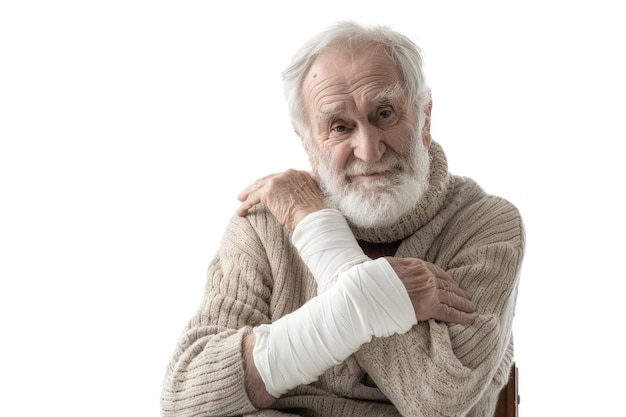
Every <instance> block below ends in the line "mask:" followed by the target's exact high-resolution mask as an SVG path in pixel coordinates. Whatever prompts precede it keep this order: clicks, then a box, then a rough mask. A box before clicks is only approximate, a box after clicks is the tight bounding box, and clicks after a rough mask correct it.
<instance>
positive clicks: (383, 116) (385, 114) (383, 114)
mask: <svg viewBox="0 0 626 417" xmlns="http://www.w3.org/2000/svg"><path fill="white" fill-rule="evenodd" d="M378 116H379V117H380V118H381V119H386V118H387V117H389V116H391V110H383V111H381V112H380V113H378Z"/></svg>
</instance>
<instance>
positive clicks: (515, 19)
mask: <svg viewBox="0 0 626 417" xmlns="http://www.w3.org/2000/svg"><path fill="white" fill-rule="evenodd" d="M226 3H227V2H210V1H203V2H200V1H177V2H174V1H169V2H167V1H108V2H104V1H103V2H87V1H74V2H69V1H50V2H47V1H39V2H32V1H13V2H10V1H6V2H3V3H1V5H0V140H1V144H0V325H1V327H0V329H1V330H0V331H1V337H2V342H1V343H0V352H1V353H0V361H1V362H0V402H1V405H0V410H1V411H0V413H1V414H2V415H4V416H10V417H14V416H35V415H64V416H82V415H89V416H157V415H159V394H160V392H159V391H160V384H161V380H162V377H163V372H164V369H165V365H166V363H167V361H168V359H169V357H170V354H171V353H172V351H173V349H174V346H175V343H176V341H177V339H178V336H179V334H180V332H181V330H182V328H183V327H184V325H185V323H186V321H187V319H188V318H189V317H190V316H191V315H192V314H193V312H194V311H195V309H196V308H197V306H198V305H199V303H200V300H201V293H202V288H203V284H204V281H203V280H204V275H205V271H206V267H207V265H208V263H209V261H210V259H211V257H212V256H213V254H214V253H215V250H216V249H217V247H218V244H219V241H220V238H221V234H222V232H223V230H224V227H225V224H226V222H227V220H228V218H229V217H230V216H231V215H232V214H233V212H234V209H235V208H236V207H237V201H236V195H237V194H238V193H239V192H240V191H241V189H243V188H244V187H245V186H246V185H247V184H248V183H250V182H252V181H253V180H254V179H256V178H257V177H258V176H261V175H264V174H267V173H270V172H275V171H280V170H283V169H285V168H288V167H294V168H302V169H306V168H307V163H306V158H305V156H304V153H303V151H302V150H301V148H300V144H299V140H298V139H297V137H296V136H295V135H294V134H293V132H292V131H291V127H290V124H289V121H288V119H287V116H286V108H285V105H284V102H283V97H282V90H281V84H280V72H281V71H282V69H283V68H284V67H285V66H286V64H287V63H288V61H289V59H290V57H291V55H292V54H293V53H294V52H295V50H296V48H297V47H298V46H299V45H300V44H301V43H303V42H304V41H305V40H306V39H308V38H309V37H310V36H311V35H313V34H314V33H315V32H317V31H319V30H321V29H323V28H325V27H326V26H327V25H328V24H330V23H332V22H334V21H335V20H339V19H344V18H351V19H354V20H357V21H359V22H361V23H380V24H385V25H390V26H391V27H392V28H395V29H397V30H400V31H402V32H404V33H406V34H407V35H409V36H411V37H412V38H413V39H414V40H415V41H416V42H417V43H418V44H419V45H420V46H421V47H422V49H423V51H424V55H425V59H426V72H427V76H428V79H429V81H430V84H431V87H432V90H433V97H434V113H433V117H434V120H433V136H434V138H435V140H437V141H438V142H440V143H441V144H442V145H443V146H444V149H445V150H446V152H447V155H448V158H449V165H450V170H451V171H452V172H454V173H457V174H462V175H466V176H470V177H473V178H474V179H476V180H477V181H478V182H480V183H481V184H482V185H483V187H484V188H485V189H486V190H487V191H489V192H491V193H494V194H499V195H502V196H504V197H506V198H508V199H509V200H511V201H512V202H513V203H515V204H516V205H517V206H518V207H519V209H520V210H521V212H522V214H523V216H524V219H525V222H526V229H527V235H528V240H527V247H528V250H527V256H526V260H525V264H524V268H523V278H522V283H521V287H520V294H519V301H518V310H517V315H516V319H515V335H516V361H517V363H518V365H519V367H520V394H521V396H522V403H521V413H522V415H523V416H528V417H530V416H533V417H537V416H555V415H558V416H571V415H581V416H607V415H625V414H624V411H623V406H622V400H621V396H622V391H623V389H624V384H623V380H624V378H623V375H624V373H625V372H626V367H625V366H624V356H623V353H624V348H623V345H621V342H620V341H619V340H618V337H620V336H621V334H622V332H623V328H624V320H623V316H624V314H623V310H624V297H623V293H624V290H625V289H626V287H625V285H624V278H625V277H624V268H623V266H622V265H621V261H622V260H623V258H624V254H623V249H624V239H625V234H624V233H626V230H625V228H624V221H623V212H624V204H623V202H622V199H621V194H622V192H623V185H622V180H623V177H624V167H623V165H622V164H623V153H622V152H623V151H622V148H621V143H622V142H623V141H624V139H626V135H625V131H626V130H625V128H624V114H625V110H626V109H625V106H624V97H625V95H626V83H625V81H624V74H626V63H625V62H624V39H626V30H625V29H624V24H623V18H624V14H623V12H621V11H620V9H619V8H618V7H617V6H613V4H616V5H617V4H619V2H617V1H616V2H614V3H609V2H603V1H587V2H576V1H567V2H566V1H563V2H555V1H536V2H532V1H530V2H529V1H523V2H521V1H520V2H504V1H501V2H496V1H493V2H486V1H446V2H444V1H441V2H434V1H433V2H426V1H406V2H399V1H391V0H385V1H365V0H354V1H343V2H342V1H340V0H333V1H315V2H295V1H294V2H286V1H285V2H284V3H282V4H281V3H279V2H272V1H263V2H261V1H259V2H256V1H239V2H237V1H232V2H228V5H226Z"/></svg>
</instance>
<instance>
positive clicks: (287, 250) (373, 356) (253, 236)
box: [161, 143, 524, 417]
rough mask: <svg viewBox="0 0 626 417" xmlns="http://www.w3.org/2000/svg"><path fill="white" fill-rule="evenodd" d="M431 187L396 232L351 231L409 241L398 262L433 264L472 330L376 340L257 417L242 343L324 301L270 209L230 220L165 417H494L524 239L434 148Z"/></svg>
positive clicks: (438, 328)
mask: <svg viewBox="0 0 626 417" xmlns="http://www.w3.org/2000/svg"><path fill="white" fill-rule="evenodd" d="M430 154H431V161H432V164H431V174H430V186H429V189H428V190H427V192H426V195H425V197H424V198H423V199H422V200H421V201H420V202H419V203H418V205H417V207H416V209H415V210H414V211H413V212H412V213H409V214H408V215H406V216H403V218H402V219H401V220H400V221H399V222H398V223H397V224H396V225H394V226H393V227H387V228H380V229H377V228H370V229H367V230H363V229H357V228H354V227H352V228H353V232H354V234H355V236H356V237H357V238H358V239H361V240H365V241H367V242H373V243H383V242H387V243H390V242H395V241H398V240H403V241H402V243H401V244H400V246H399V247H398V249H397V252H396V256H406V257H408V256H411V257H418V258H421V259H424V260H426V261H429V262H433V263H436V264H437V265H439V266H440V267H442V268H443V269H444V270H446V271H447V272H448V273H449V274H450V275H451V276H452V277H453V278H454V279H455V280H456V281H457V282H459V283H460V285H461V287H462V288H464V289H465V290H467V291H469V293H470V294H471V297H472V300H473V301H474V302H476V304H477V309H478V310H477V312H478V317H477V318H476V320H475V322H474V324H472V325H470V326H462V325H447V324H444V323H439V322H435V321H433V320H431V321H429V322H424V323H420V324H418V325H417V326H414V327H413V328H412V329H411V330H410V331H409V332H407V333H404V334H401V335H394V336H391V337H385V338H375V339H373V340H372V342H370V343H368V344H366V345H364V346H362V347H361V349H360V350H359V351H358V352H357V353H356V354H355V355H353V356H351V357H349V358H348V359H347V360H346V361H344V362H343V363H342V364H340V365H337V366H335V367H333V368H331V369H329V370H328V371H327V372H326V373H324V374H323V375H322V376H321V377H320V378H319V380H318V381H317V382H315V383H313V384H310V385H307V386H300V387H297V388H296V389H294V390H292V391H291V392H289V393H287V394H285V395H284V396H283V397H281V398H280V399H279V400H278V401H277V402H276V404H275V405H274V407H273V408H275V409H276V410H281V411H276V410H263V411H260V412H257V413H255V411H256V410H255V409H254V407H253V406H252V405H251V404H250V402H249V400H248V398H247V396H246V391H245V388H244V369H243V358H242V349H241V343H242V338H243V337H244V336H245V335H246V334H248V333H250V332H251V330H252V327H254V326H257V325H258V324H261V323H271V322H272V321H273V320H276V319H278V318H280V317H282V316H283V315H285V314H288V313H289V312H291V311H293V310H295V309H297V308H298V307H299V306H301V305H302V304H303V303H304V302H306V301H307V300H309V299H310V298H311V297H314V296H315V294H316V284H315V280H314V279H313V277H312V276H311V275H310V273H309V271H308V270H307V268H306V266H305V265H304V264H303V262H302V260H301V259H300V257H299V256H298V254H297V252H296V250H295V248H294V247H293V245H292V244H291V241H290V233H289V232H288V231H287V230H286V229H285V228H284V227H283V226H281V225H280V224H278V223H277V222H276V220H275V219H274V217H273V216H272V215H271V214H270V213H269V212H268V211H267V210H265V208H264V207H262V206H261V207H258V208H256V209H255V210H254V211H253V212H252V213H251V214H250V215H248V216H247V217H245V218H239V217H236V216H235V217H233V218H232V220H231V222H230V224H229V226H228V228H227V230H226V232H225V234H224V237H223V240H222V245H221V247H220V249H219V251H218V253H217V255H216V257H215V258H214V260H213V261H212V262H211V264H210V266H209V270H208V276H207V283H206V287H205V294H204V299H203V302H202V304H201V306H200V308H199V310H198V312H197V314H196V315H195V316H194V317H193V318H192V319H191V320H190V321H189V324H188V325H187V327H186V329H185V330H184V332H183V334H182V336H181V339H180V341H179V344H178V346H177V348H176V350H175V352H174V355H173V357H172V359H171V361H170V363H169V365H168V367H167V372H166V376H165V380H164V383H163V391H162V399H161V405H162V410H163V412H162V413H163V416H212V415H246V414H252V413H254V415H258V416H263V415H265V416H279V415H289V414H294V415H301V414H302V413H303V412H304V411H303V410H308V411H306V413H307V415H313V416H332V417H336V416H398V415H403V416H423V417H428V416H433V417H434V416H437V417H439V416H461V415H462V416H469V417H474V416H484V417H488V416H492V415H493V413H494V410H495V405H496V401H497V396H498V393H499V391H500V389H501V388H502V387H503V386H504V384H505V383H506V380H507V376H508V370H509V368H510V366H511V362H512V360H513V341H512V334H511V325H512V320H513V316H514V309H515V300H516V296H517V285H518V279H519V272H520V266H521V262H522V257H523V251H524V233H523V227H522V223H521V219H520V216H519V213H518V212H517V210H516V209H515V207H513V206H512V205H511V204H510V203H509V202H507V201H506V200H503V199H501V198H499V197H494V196H490V195H488V194H486V193H485V192H484V191H483V190H482V189H481V188H480V187H479V186H478V185H477V184H476V183H475V182H473V181H472V180H470V179H467V178H463V177H457V176H451V175H449V174H448V170H447V162H446V159H445V155H444V153H443V150H442V149H441V147H440V146H439V145H438V144H436V143H433V144H432V145H431V147H430Z"/></svg>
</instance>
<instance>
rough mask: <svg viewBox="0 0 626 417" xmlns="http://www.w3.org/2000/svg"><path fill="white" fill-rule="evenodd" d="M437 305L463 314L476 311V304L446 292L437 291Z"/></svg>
mask: <svg viewBox="0 0 626 417" xmlns="http://www.w3.org/2000/svg"><path fill="white" fill-rule="evenodd" d="M439 303H440V304H443V305H446V306H448V307H450V308H453V309H455V310H459V311H462V312H464V313H473V312H474V311H476V304H474V303H473V302H472V301H471V300H469V299H468V298H467V297H461V296H459V295H458V294H455V293H453V292H450V291H447V290H439Z"/></svg>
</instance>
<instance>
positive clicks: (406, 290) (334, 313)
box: [162, 22, 524, 416]
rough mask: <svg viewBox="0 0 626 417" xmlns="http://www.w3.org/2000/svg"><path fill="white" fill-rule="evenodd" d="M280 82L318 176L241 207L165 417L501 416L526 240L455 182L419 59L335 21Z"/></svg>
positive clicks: (211, 274) (168, 394)
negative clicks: (433, 123)
mask: <svg viewBox="0 0 626 417" xmlns="http://www.w3.org/2000/svg"><path fill="white" fill-rule="evenodd" d="M283 79H284V86H285V93H286V97H287V102H288V105H289V109H290V116H291V119H292V122H293V125H294V128H295V130H296V132H297V133H298V135H299V136H300V137H301V138H302V141H303V144H304V147H305V150H306V152H307V154H308V156H309V160H310V162H311V166H312V172H311V173H307V172H300V171H294V170H289V171H287V172H283V173H279V174H275V175H269V176H267V177H264V178H261V179H260V180H257V181H256V182H255V183H254V184H252V185H251V186H249V187H248V188H246V189H245V190H244V191H243V192H242V193H241V194H240V195H239V200H240V201H241V202H242V203H241V206H240V207H239V209H238V211H237V215H236V216H234V217H233V219H232V220H231V222H230V224H229V225H228V228H227V230H226V232H225V234H224V237H223V241H222V245H221V247H220V249H219V252H218V254H217V255H216V257H215V258H214V260H213V261H212V262H211V265H210V267H209V270H208V279H207V284H206V288H205V293H204V298H203V302H202V305H201V306H200V309H199V310H198V312H197V314H196V315H195V316H194V317H193V318H192V319H191V320H190V322H189V324H188V325H187V327H186V329H185V331H184V333H183V335H182V337H181V340H180V342H179V344H178V348H177V349H176V351H175V353H174V355H173V358H172V360H171V362H170V364H169V366H168V368H167V375H166V377H165V381H164V384H163V392H162V411H163V415H164V416H211V415H247V414H253V415H265V416H278V415H307V416H308V415H311V416H398V415H403V416H489V415H493V413H494V410H495V406H496V402H497V397H498V393H499V391H500V389H501V388H502V387H503V386H504V384H505V382H506V380H507V375H508V370H509V368H510V366H511V363H512V358H513V341H512V334H511V325H512V320H513V315H514V309H515V300H516V295H517V285H518V276H519V270H520V266H521V262H522V256H523V251H524V233H523V227H522V223H521V219H520V216H519V213H518V212H517V210H516V209H515V208H514V207H513V206H512V205H511V204H510V203H509V202H507V201H505V200H503V199H502V198H499V197H495V196H491V195H488V194H487V193H485V192H484V191H483V190H482V189H481V188H480V187H479V186H478V185H477V184H476V183H475V182H473V181H472V180H470V179H468V178H465V177H459V176H454V175H452V174H450V173H449V172H448V169H447V163H446V158H445V155H444V152H443V150H442V148H441V146H439V145H438V144H437V143H436V142H434V141H432V139H431V136H430V129H429V126H430V123H429V120H430V111H431V100H430V91H429V89H428V87H427V85H426V83H425V80H424V76H423V73H422V58H421V54H420V51H419V49H418V48H417V47H416V46H415V45H414V44H413V43H412V42H411V41H410V40H409V39H407V38H406V37H405V36H403V35H401V34H399V33H396V32H394V31H391V30H388V29H386V28H383V27H372V28H367V27H362V26H359V25H356V24H353V23H348V22H342V23H338V24H336V25H334V26H332V27H331V28H329V29H328V30H326V31H324V32H322V33H320V34H319V35H317V36H316V37H314V38H313V39H312V40H311V41H309V42H308V43H307V44H306V45H305V46H304V47H303V48H302V49H301V50H300V51H299V52H298V53H297V54H296V55H295V56H294V58H293V61H292V63H291V65H290V66H289V68H288V69H287V70H286V71H285V72H284V74H283Z"/></svg>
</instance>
